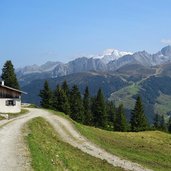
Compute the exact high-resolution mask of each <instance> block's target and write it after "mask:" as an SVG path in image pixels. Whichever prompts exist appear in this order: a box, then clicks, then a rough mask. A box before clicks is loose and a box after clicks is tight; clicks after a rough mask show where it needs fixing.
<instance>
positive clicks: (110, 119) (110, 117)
mask: <svg viewBox="0 0 171 171" xmlns="http://www.w3.org/2000/svg"><path fill="white" fill-rule="evenodd" d="M106 113H107V124H108V127H109V129H111V130H113V123H114V119H115V114H116V109H115V105H114V104H113V102H112V101H110V102H108V101H107V102H106Z"/></svg>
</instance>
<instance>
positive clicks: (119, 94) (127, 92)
mask: <svg viewBox="0 0 171 171" xmlns="http://www.w3.org/2000/svg"><path fill="white" fill-rule="evenodd" d="M138 91H139V85H138V84H132V85H130V86H127V87H124V88H122V89H120V90H118V91H116V92H114V93H113V94H112V95H111V97H110V100H112V101H114V102H115V105H116V106H119V105H120V104H121V103H122V104H123V105H124V107H126V108H128V109H132V108H133V107H134V105H135V100H134V99H133V98H132V96H133V95H136V94H137V93H138Z"/></svg>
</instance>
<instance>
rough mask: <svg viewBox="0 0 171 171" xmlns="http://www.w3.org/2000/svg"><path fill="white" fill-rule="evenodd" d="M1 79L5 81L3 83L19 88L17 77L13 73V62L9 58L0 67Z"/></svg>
mask: <svg viewBox="0 0 171 171" xmlns="http://www.w3.org/2000/svg"><path fill="white" fill-rule="evenodd" d="M1 78H2V80H4V81H5V85H6V86H9V87H12V88H16V89H20V86H19V83H18V81H17V77H16V74H15V69H14V67H13V64H12V62H11V61H10V60H8V61H6V62H5V64H4V66H3V68H2V75H1Z"/></svg>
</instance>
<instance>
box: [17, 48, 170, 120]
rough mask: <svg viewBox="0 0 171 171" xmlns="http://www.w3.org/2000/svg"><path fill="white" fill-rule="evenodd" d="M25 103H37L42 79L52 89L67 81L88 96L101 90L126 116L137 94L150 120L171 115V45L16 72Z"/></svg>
mask: <svg viewBox="0 0 171 171" xmlns="http://www.w3.org/2000/svg"><path fill="white" fill-rule="evenodd" d="M17 76H18V79H19V81H20V85H21V87H22V90H24V91H26V92H28V95H24V96H23V99H24V101H25V102H29V103H35V104H39V100H40V99H39V96H38V94H39V91H40V89H42V87H43V84H44V80H45V79H47V80H48V81H49V84H50V87H51V88H52V89H54V88H55V87H56V85H57V84H61V83H62V82H63V81H64V80H67V82H68V84H69V86H70V87H72V86H73V85H74V84H77V85H78V86H79V88H80V90H81V93H82V94H83V92H84V89H85V87H86V86H87V85H88V86H89V88H90V93H91V95H93V96H94V95H95V94H96V93H97V90H98V88H102V89H103V91H104V95H105V97H106V99H109V100H111V101H114V103H115V104H116V106H118V105H119V104H120V103H123V104H124V106H125V108H126V111H127V114H128V117H129V115H130V110H131V109H132V108H133V107H134V104H135V99H136V97H137V95H141V97H142V99H143V103H144V106H145V112H146V114H147V116H148V118H149V120H150V121H152V119H153V117H154V114H155V113H159V114H161V115H164V116H165V117H166V118H167V116H168V115H171V88H170V85H171V46H167V47H164V48H163V49H161V50H160V51H159V52H157V53H155V54H149V53H147V52H146V51H141V52H135V53H131V52H120V51H118V50H114V49H108V50H106V51H105V52H104V53H102V54H100V55H94V56H90V57H81V58H76V59H75V60H72V61H70V62H68V63H62V62H47V63H45V64H43V65H41V66H38V65H33V66H26V67H24V68H20V69H17Z"/></svg>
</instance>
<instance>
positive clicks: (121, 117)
mask: <svg viewBox="0 0 171 171" xmlns="http://www.w3.org/2000/svg"><path fill="white" fill-rule="evenodd" d="M114 131H121V132H125V131H127V121H126V117H125V113H124V108H123V104H121V105H119V108H118V110H117V112H116V116H115V121H114Z"/></svg>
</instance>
